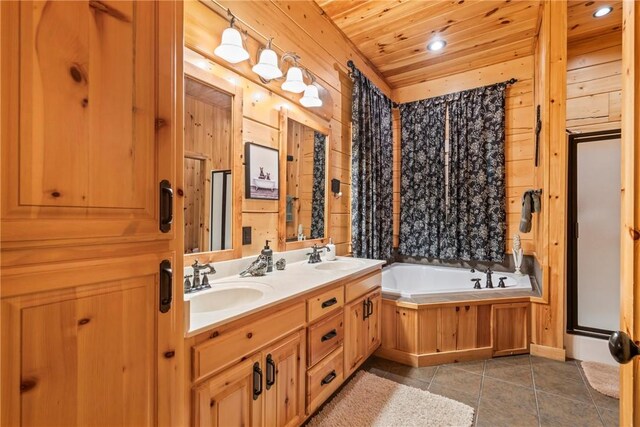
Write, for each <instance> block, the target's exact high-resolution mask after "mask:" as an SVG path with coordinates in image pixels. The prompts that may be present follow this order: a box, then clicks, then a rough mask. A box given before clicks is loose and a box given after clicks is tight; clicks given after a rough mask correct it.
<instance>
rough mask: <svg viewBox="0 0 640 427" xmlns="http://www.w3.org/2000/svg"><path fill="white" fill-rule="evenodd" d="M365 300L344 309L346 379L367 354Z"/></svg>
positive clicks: (358, 300)
mask: <svg viewBox="0 0 640 427" xmlns="http://www.w3.org/2000/svg"><path fill="white" fill-rule="evenodd" d="M366 310H367V299H366V298H365V297H363V298H359V299H357V300H355V301H354V302H352V303H350V304H349V305H348V306H346V307H345V312H344V316H345V320H344V377H345V378H346V377H348V376H349V375H351V373H353V371H355V370H356V368H357V367H358V365H359V364H360V363H361V362H362V361H363V360H364V358H365V356H366V353H367V334H368V332H367V324H366V319H365V318H364V313H365V312H366Z"/></svg>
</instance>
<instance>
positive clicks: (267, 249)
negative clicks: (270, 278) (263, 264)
mask: <svg viewBox="0 0 640 427" xmlns="http://www.w3.org/2000/svg"><path fill="white" fill-rule="evenodd" d="M270 241H271V240H267V242H266V244H265V245H264V249H263V250H262V252H260V254H261V255H262V256H263V257H264V259H265V260H266V261H267V273H271V272H272V271H273V251H272V250H271V248H270V247H269V242H270Z"/></svg>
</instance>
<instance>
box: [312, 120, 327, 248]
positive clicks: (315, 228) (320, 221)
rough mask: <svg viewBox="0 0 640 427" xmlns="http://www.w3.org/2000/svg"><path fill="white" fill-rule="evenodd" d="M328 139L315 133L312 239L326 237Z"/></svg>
mask: <svg viewBox="0 0 640 427" xmlns="http://www.w3.org/2000/svg"><path fill="white" fill-rule="evenodd" d="M326 141H327V137H326V136H325V135H323V134H321V133H320V132H316V131H314V132H313V190H312V193H311V238H312V239H321V238H323V237H324V194H325V188H324V187H325V163H326V159H325V157H326V156H325V153H326V147H325V144H326Z"/></svg>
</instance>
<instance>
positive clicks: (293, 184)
mask: <svg viewBox="0 0 640 427" xmlns="http://www.w3.org/2000/svg"><path fill="white" fill-rule="evenodd" d="M280 125H281V127H280V136H281V142H280V158H281V180H280V181H281V182H282V183H283V184H282V186H283V190H284V191H281V192H280V224H279V230H278V233H279V237H280V249H281V250H291V249H298V248H302V247H307V246H311V245H313V244H315V243H318V244H322V243H325V242H326V241H327V240H328V236H327V230H328V229H329V227H328V222H329V218H328V211H329V209H328V198H327V196H328V194H329V186H328V180H327V176H328V175H327V165H328V163H329V162H328V154H329V128H328V127H327V126H325V125H323V124H322V123H320V122H318V121H317V120H315V119H314V118H312V117H306V115H298V114H296V113H293V112H290V111H288V110H286V109H283V110H281V112H280Z"/></svg>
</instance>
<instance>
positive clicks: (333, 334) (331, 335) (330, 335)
mask: <svg viewBox="0 0 640 427" xmlns="http://www.w3.org/2000/svg"><path fill="white" fill-rule="evenodd" d="M337 335H338V331H336V330H335V329H332V330H331V331H329V332H327V333H326V334H324V335H323V336H322V338H320V341H321V342H325V341H329V340H330V339H332V338H335V337H336V336H337Z"/></svg>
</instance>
